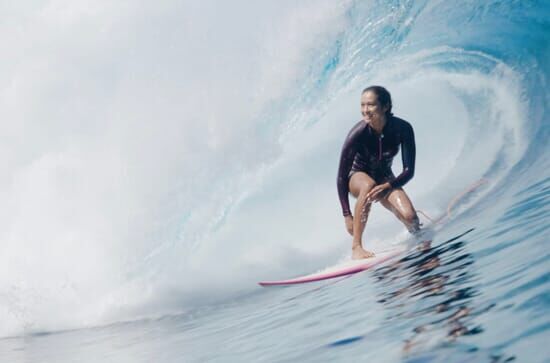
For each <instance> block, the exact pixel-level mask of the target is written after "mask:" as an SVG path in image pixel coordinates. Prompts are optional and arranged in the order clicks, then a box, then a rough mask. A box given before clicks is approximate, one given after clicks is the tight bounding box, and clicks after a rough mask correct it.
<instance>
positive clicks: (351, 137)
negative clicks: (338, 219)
mask: <svg viewBox="0 0 550 363" xmlns="http://www.w3.org/2000/svg"><path fill="white" fill-rule="evenodd" d="M363 123H364V122H362V121H361V122H359V123H358V124H357V125H355V126H354V127H353V129H351V131H350V133H349V134H348V137H347V138H346V141H345V142H344V146H343V147H342V152H341V154H340V164H339V166H338V177H337V180H336V184H337V187H338V197H339V198H340V205H341V206H342V214H343V215H344V216H349V215H351V211H350V207H349V197H348V193H349V172H350V170H351V167H352V165H353V159H354V158H355V154H356V153H357V140H358V138H359V136H360V135H361V130H362V129H364V126H363V125H362V124H363Z"/></svg>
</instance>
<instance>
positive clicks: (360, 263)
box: [258, 246, 406, 287]
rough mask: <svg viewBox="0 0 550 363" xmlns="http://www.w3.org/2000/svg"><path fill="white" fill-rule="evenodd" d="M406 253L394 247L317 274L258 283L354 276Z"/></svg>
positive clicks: (286, 283) (300, 282) (273, 284)
mask: <svg viewBox="0 0 550 363" xmlns="http://www.w3.org/2000/svg"><path fill="white" fill-rule="evenodd" d="M405 251H406V248H405V247H404V246H400V247H396V248H393V249H391V250H386V251H382V252H375V254H376V255H375V256H374V257H369V258H365V259H361V260H349V261H345V262H342V263H339V264H337V265H335V266H332V267H327V268H326V269H323V270H321V271H319V272H315V273H312V274H309V275H305V276H299V277H295V278H292V279H287V280H275V281H260V282H259V283H258V284H259V285H260V286H264V287H267V286H285V285H297V284H305V283H308V282H315V281H322V280H328V279H334V278H337V277H342V276H346V275H352V274H356V273H358V272H361V271H365V270H367V269H369V268H372V267H375V266H377V265H379V264H381V263H383V262H385V261H388V260H390V259H392V258H394V257H396V256H399V255H401V254H402V253H403V252H405Z"/></svg>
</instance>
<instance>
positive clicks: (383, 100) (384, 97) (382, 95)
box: [361, 86, 393, 116]
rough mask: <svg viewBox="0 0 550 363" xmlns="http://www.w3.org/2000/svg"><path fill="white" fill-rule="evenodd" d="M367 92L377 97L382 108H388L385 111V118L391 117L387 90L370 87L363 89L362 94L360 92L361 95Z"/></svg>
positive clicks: (389, 97) (380, 87)
mask: <svg viewBox="0 0 550 363" xmlns="http://www.w3.org/2000/svg"><path fill="white" fill-rule="evenodd" d="M368 91H371V92H374V94H375V95H376V97H378V102H380V105H382V107H386V106H387V107H388V110H387V111H386V116H393V113H392V112H391V108H392V103H391V95H390V93H389V92H388V90H387V89H385V88H384V87H382V86H370V87H367V88H365V89H364V90H363V92H361V94H364V93H365V92H368Z"/></svg>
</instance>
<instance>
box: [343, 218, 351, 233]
mask: <svg viewBox="0 0 550 363" xmlns="http://www.w3.org/2000/svg"><path fill="white" fill-rule="evenodd" d="M344 218H345V220H346V229H347V230H348V233H349V234H351V235H352V236H353V216H351V215H350V216H345V217H344Z"/></svg>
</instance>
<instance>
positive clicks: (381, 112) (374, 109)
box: [361, 91, 387, 122]
mask: <svg viewBox="0 0 550 363" xmlns="http://www.w3.org/2000/svg"><path fill="white" fill-rule="evenodd" d="M386 110H387V107H382V105H381V104H380V102H378V95H377V94H376V93H374V92H372V91H367V92H365V93H363V94H362V95H361V114H362V115H363V120H365V121H366V122H371V121H374V122H380V121H381V120H382V119H383V118H384V117H385V113H386Z"/></svg>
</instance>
